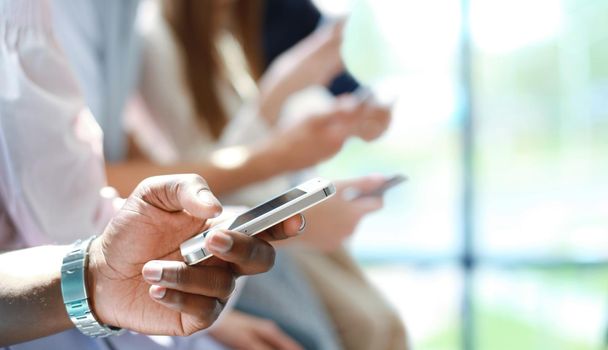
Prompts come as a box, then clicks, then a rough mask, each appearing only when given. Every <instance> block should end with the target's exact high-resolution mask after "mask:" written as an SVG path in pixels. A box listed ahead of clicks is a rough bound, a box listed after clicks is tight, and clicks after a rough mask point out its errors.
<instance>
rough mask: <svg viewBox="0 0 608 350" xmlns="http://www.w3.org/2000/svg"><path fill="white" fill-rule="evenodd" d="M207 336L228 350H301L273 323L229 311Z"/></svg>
mask: <svg viewBox="0 0 608 350" xmlns="http://www.w3.org/2000/svg"><path fill="white" fill-rule="evenodd" d="M209 334H210V335H211V336H212V337H214V338H215V339H217V340H218V341H219V342H221V343H222V344H224V345H226V346H227V347H229V348H230V349H235V350H238V349H251V350H266V349H278V350H302V349H303V348H302V347H301V346H300V345H299V344H298V343H296V342H295V340H293V339H291V338H290V337H289V335H287V334H285V333H284V332H283V331H282V330H281V328H279V327H278V326H277V325H276V324H275V323H274V322H273V321H271V320H267V319H263V318H259V317H254V316H251V315H247V314H245V313H243V312H240V311H236V310H230V311H229V312H228V313H226V314H225V315H223V316H222V319H221V321H219V322H218V323H217V324H216V325H214V326H213V328H211V329H210V330H209Z"/></svg>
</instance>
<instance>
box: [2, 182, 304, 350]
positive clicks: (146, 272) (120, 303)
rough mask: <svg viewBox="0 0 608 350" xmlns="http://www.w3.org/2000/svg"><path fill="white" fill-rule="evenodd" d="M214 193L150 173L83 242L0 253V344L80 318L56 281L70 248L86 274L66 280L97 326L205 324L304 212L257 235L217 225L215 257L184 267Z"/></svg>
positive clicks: (186, 328) (169, 328) (264, 263)
mask: <svg viewBox="0 0 608 350" xmlns="http://www.w3.org/2000/svg"><path fill="white" fill-rule="evenodd" d="M201 193H205V196H202V195H201ZM212 196H213V195H212V194H211V192H210V191H209V188H208V187H207V184H206V183H205V181H204V180H203V179H202V178H201V177H199V176H188V175H175V176H164V177H157V178H150V179H147V180H146V181H144V182H142V183H141V184H140V185H139V186H138V187H137V189H136V190H135V192H134V193H133V194H132V195H131V196H130V197H129V198H128V199H127V200H126V203H125V205H124V206H123V207H122V208H121V209H120V210H119V211H118V212H117V213H116V215H115V216H114V217H113V218H112V220H111V221H110V223H109V225H108V226H107V227H106V229H105V230H104V232H103V234H101V235H100V236H99V237H98V238H91V239H90V240H85V243H83V244H84V245H85V246H84V247H81V246H80V242H77V243H76V244H75V245H74V246H59V245H47V246H38V247H34V248H29V249H23V250H14V251H11V252H9V253H4V254H1V255H0V277H2V278H1V279H0V281H1V282H0V287H1V288H0V311H2V315H3V316H4V317H3V318H2V319H0V346H7V345H11V344H15V343H18V342H24V341H28V340H35V339H37V338H43V337H45V336H49V335H51V334H54V333H59V332H62V331H65V330H68V329H71V328H73V327H74V326H75V325H79V323H78V322H77V321H74V319H75V318H77V317H76V316H73V315H68V313H67V312H66V305H64V302H65V301H66V300H65V295H66V290H65V289H64V288H63V286H64V284H63V283H64V274H63V269H64V268H66V262H65V260H64V259H66V257H68V256H70V255H73V254H75V252H77V251H82V252H83V254H84V256H86V258H84V259H86V260H85V261H84V262H83V263H82V267H81V269H82V271H83V272H82V273H83V279H82V281H81V285H80V286H75V285H70V288H74V289H76V288H82V289H83V290H85V291H86V293H87V294H86V298H85V299H84V300H80V301H79V302H80V303H81V305H82V304H84V305H86V307H87V308H89V307H90V312H91V314H92V317H94V318H95V322H96V323H97V324H98V325H99V324H101V325H102V326H101V327H104V328H106V329H108V328H111V332H117V331H118V329H119V328H124V329H129V330H133V331H137V332H142V333H148V334H157V335H163V334H166V335H182V336H185V335H191V334H193V333H195V332H197V331H199V330H201V329H205V328H207V327H209V326H210V325H211V324H212V323H213V322H214V321H215V320H216V319H217V317H218V316H219V314H220V312H221V311H222V309H223V308H224V306H225V304H226V302H227V300H228V298H230V295H231V294H232V292H233V288H234V282H235V279H236V277H238V276H242V275H249V274H256V273H261V272H264V271H267V270H268V269H269V268H270V267H271V266H272V264H273V259H274V250H273V248H272V246H271V245H270V244H268V243H267V242H266V241H265V240H274V239H284V238H287V237H289V236H293V235H295V234H296V233H297V232H298V229H299V227H300V226H301V220H302V219H301V218H299V217H296V218H292V219H288V220H287V221H285V222H284V223H283V224H280V225H277V226H276V227H273V228H271V229H269V230H267V231H266V232H262V234H261V235H258V236H256V237H250V236H247V235H245V234H242V233H239V232H232V231H222V232H219V233H217V234H216V233H214V234H213V235H212V236H210V240H209V244H208V245H207V247H208V249H209V251H210V252H212V253H213V254H214V257H213V258H212V259H210V260H207V261H205V262H204V263H202V264H198V265H196V266H188V265H186V264H185V263H184V262H183V261H182V257H181V254H180V250H179V245H180V243H181V242H183V241H184V240H185V239H187V238H189V237H191V236H192V235H194V234H196V233H198V232H200V231H201V229H205V228H208V227H210V226H211V225H212V221H213V220H210V221H208V219H210V218H214V217H217V215H218V213H219V212H220V211H221V207H220V206H219V202H218V201H217V200H214V201H213V202H209V201H207V199H208V198H212ZM125 251H128V252H129V253H128V254H125ZM251 251H256V252H257V254H250V253H249V252H251ZM62 260H63V262H62ZM33 261H34V262H35V263H32V262H33ZM74 263H76V261H75V260H71V261H70V262H69V264H72V265H73V264H74ZM70 269H75V268H74V267H70ZM68 271H75V270H68ZM73 273H75V272H73ZM77 282H78V281H77ZM62 294H63V297H62ZM146 294H147V295H146ZM80 308H82V307H80ZM7 316H8V317H7ZM78 318H79V317H78ZM90 325H91V324H90V322H89V323H88V324H87V326H90ZM97 331H99V330H97ZM106 332H110V331H109V330H106ZM39 345H44V343H40V344H39ZM55 345H58V344H55ZM47 346H48V344H47ZM66 347H69V345H67V344H65V343H64V344H63V346H62V348H66ZM16 348H20V346H17V347H16Z"/></svg>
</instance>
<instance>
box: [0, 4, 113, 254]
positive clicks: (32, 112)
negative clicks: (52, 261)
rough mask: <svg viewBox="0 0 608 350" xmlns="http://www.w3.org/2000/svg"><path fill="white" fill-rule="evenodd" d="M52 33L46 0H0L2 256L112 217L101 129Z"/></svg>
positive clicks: (93, 228)
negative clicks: (8, 250) (3, 251)
mask: <svg viewBox="0 0 608 350" xmlns="http://www.w3.org/2000/svg"><path fill="white" fill-rule="evenodd" d="M50 28H51V26H50V21H49V7H48V4H47V3H46V2H45V1H32V0H19V1H8V0H2V1H0V203H2V204H1V207H0V249H7V248H13V247H23V246H31V245H39V244H44V243H51V242H56V243H68V242H71V241H74V240H75V239H77V238H81V237H86V236H90V235H92V234H97V233H100V232H101V230H102V228H103V227H104V226H105V225H106V223H107V222H108V220H109V218H110V217H111V215H112V213H113V206H112V201H113V199H114V198H115V196H114V192H113V191H111V190H109V189H106V188H105V186H106V179H105V172H104V163H103V156H102V153H101V152H102V146H101V135H102V134H101V130H100V129H99V126H98V125H97V124H96V123H95V121H94V120H93V118H92V117H91V114H90V113H89V112H88V110H87V108H86V106H85V105H84V102H83V100H82V98H81V95H80V92H79V90H78V87H77V85H76V83H75V80H74V79H73V76H72V74H71V72H70V69H69V67H68V65H67V63H66V61H65V59H64V56H63V55H62V53H61V51H60V50H59V48H58V46H57V45H56V42H55V40H54V38H53V35H52V32H51V29H50ZM17 233H18V234H17Z"/></svg>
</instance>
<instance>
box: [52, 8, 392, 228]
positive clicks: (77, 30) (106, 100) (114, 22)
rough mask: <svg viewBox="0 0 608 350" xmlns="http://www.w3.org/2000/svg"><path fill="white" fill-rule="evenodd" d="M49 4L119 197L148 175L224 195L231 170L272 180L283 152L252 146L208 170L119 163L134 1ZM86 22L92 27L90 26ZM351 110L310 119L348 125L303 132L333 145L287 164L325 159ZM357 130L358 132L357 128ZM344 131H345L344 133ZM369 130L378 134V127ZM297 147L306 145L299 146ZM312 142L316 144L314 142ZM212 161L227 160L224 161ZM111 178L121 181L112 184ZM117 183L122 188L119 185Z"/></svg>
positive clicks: (230, 185) (134, 48)
mask: <svg viewBox="0 0 608 350" xmlns="http://www.w3.org/2000/svg"><path fill="white" fill-rule="evenodd" d="M53 4H54V6H53V10H54V14H55V16H54V26H55V28H56V29H57V31H58V33H59V35H58V36H59V41H60V42H61V44H62V47H63V48H64V50H65V52H66V54H67V56H68V57H69V59H70V61H71V63H72V64H73V66H74V68H75V70H76V72H77V77H79V82H80V85H81V86H82V88H83V91H84V93H85V96H86V97H87V101H89V104H90V106H91V108H92V110H93V112H94V114H95V116H96V117H97V119H98V121H99V122H100V124H101V125H102V127H103V129H104V132H105V137H104V144H105V146H106V147H105V150H106V155H107V157H108V159H109V160H110V161H114V162H115V163H114V164H108V166H107V170H108V174H109V178H110V182H111V183H112V184H116V185H117V186H118V187H119V188H121V189H122V191H123V193H124V192H125V191H128V190H129V189H130V188H132V186H134V184H135V183H136V182H137V181H138V180H139V179H141V178H144V177H146V176H149V175H152V174H162V173H171V172H194V173H204V174H205V177H206V178H207V179H208V181H209V183H210V185H211V186H212V188H213V189H214V191H215V192H217V193H221V194H224V193H229V192H230V191H233V190H234V189H235V188H236V187H238V186H242V184H243V181H244V180H245V179H244V178H243V177H240V176H236V175H235V174H236V173H235V172H232V171H231V170H234V169H235V167H242V168H244V169H248V170H249V171H248V172H250V173H252V174H253V175H254V176H258V177H259V178H261V179H264V178H268V177H269V176H272V175H269V174H276V173H277V169H276V168H275V166H276V165H277V164H276V162H274V161H272V159H274V158H275V157H274V156H273V154H274V153H275V152H277V151H278V152H281V153H282V152H284V148H278V149H266V148H264V147H254V148H252V151H251V152H245V153H242V154H244V155H245V157H242V158H241V161H240V162H237V163H236V164H219V166H218V165H216V164H211V166H210V164H209V162H204V163H203V164H201V163H194V162H183V163H179V164H173V165H172V166H163V165H157V164H154V163H152V162H149V161H145V160H138V161H129V162H126V161H124V157H125V155H126V154H127V152H128V144H129V142H127V138H126V135H125V132H124V128H123V125H122V124H123V120H122V113H123V108H124V102H125V101H126V99H127V98H128V97H129V95H130V94H131V93H132V92H133V89H134V85H135V82H136V80H137V66H138V53H139V52H138V49H139V44H140V43H139V41H138V39H137V36H136V35H135V34H134V33H133V21H134V18H135V13H136V11H137V8H138V2H137V1H118V0H108V1H105V2H103V3H100V2H97V1H92V0H82V1H79V2H71V1H65V0H55V1H53ZM91 23H93V24H95V25H91ZM313 72H314V71H313ZM176 105H178V103H176ZM351 107H352V105H351V106H349V105H348V104H346V105H343V106H342V107H341V109H342V110H339V111H338V113H336V112H335V111H334V112H332V111H330V112H325V113H318V114H317V116H318V117H319V118H310V119H316V120H317V121H319V120H328V119H332V120H336V119H338V120H339V119H344V120H346V121H347V122H346V123H341V124H342V125H343V127H342V128H340V127H337V128H329V129H328V130H329V131H330V132H328V133H316V134H315V133H308V134H313V135H314V136H315V139H314V141H316V142H318V143H320V142H319V141H321V140H326V141H327V142H329V144H328V146H331V145H337V147H336V146H334V147H319V149H320V151H321V152H319V153H317V154H313V155H314V156H315V158H313V159H310V158H305V159H297V158H294V161H293V162H292V164H298V165H299V166H301V167H305V166H307V165H312V164H315V163H316V162H318V161H319V160H322V159H326V158H327V157H329V156H330V155H332V154H334V153H335V152H337V151H338V150H339V148H340V146H341V145H342V143H343V142H344V140H345V139H346V138H347V137H349V136H350V135H351V134H350V133H349V132H352V131H354V128H352V127H351V126H352V125H353V124H359V123H356V122H352V121H351V122H350V123H349V122H348V121H349V119H351V118H350V116H353V115H361V113H360V111H354V110H353V108H351ZM355 112H357V113H355ZM335 116H342V118H333V117H335ZM306 123H308V124H313V125H314V124H323V123H317V122H311V121H306ZM326 124H331V123H326ZM349 124H350V125H349ZM308 128H311V127H308ZM312 129H313V130H315V129H316V128H314V127H313V128H312ZM357 129H359V130H358V131H361V128H357ZM382 129H383V128H380V129H379V130H380V131H381V130H382ZM345 130H346V131H348V132H344V131H345ZM366 130H369V128H363V131H366ZM373 131H374V132H377V131H378V129H376V130H373ZM295 135H296V136H298V135H297V134H295ZM336 136H337V137H336ZM284 139H285V140H287V141H289V142H291V143H293V142H294V141H295V142H297V141H299V139H298V138H293V139H292V138H288V137H287V138H284ZM300 144H307V143H301V142H300ZM308 144H310V143H308ZM312 144H313V145H315V144H316V143H312ZM296 149H297V148H296ZM309 155H310V154H309ZM214 158H216V159H227V157H214ZM283 159H285V158H283ZM116 179H118V180H120V181H116ZM124 180H130V181H131V182H130V183H129V182H128V181H126V184H125V181H124ZM220 180H221V181H220ZM248 180H251V179H248ZM121 184H124V186H122V185H121ZM312 221H314V220H312Z"/></svg>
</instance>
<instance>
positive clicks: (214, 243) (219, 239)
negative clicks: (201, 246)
mask: <svg viewBox="0 0 608 350" xmlns="http://www.w3.org/2000/svg"><path fill="white" fill-rule="evenodd" d="M232 244H233V241H232V237H230V236H229V235H227V234H226V233H225V232H223V231H215V232H214V233H213V234H212V235H211V236H209V237H207V241H206V246H207V248H208V249H209V250H210V251H211V252H217V253H226V252H228V251H229V250H230V248H232Z"/></svg>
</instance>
